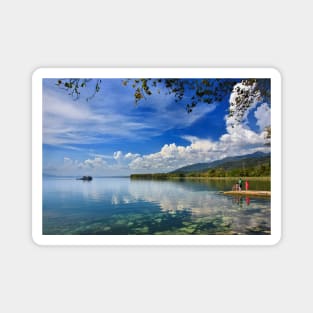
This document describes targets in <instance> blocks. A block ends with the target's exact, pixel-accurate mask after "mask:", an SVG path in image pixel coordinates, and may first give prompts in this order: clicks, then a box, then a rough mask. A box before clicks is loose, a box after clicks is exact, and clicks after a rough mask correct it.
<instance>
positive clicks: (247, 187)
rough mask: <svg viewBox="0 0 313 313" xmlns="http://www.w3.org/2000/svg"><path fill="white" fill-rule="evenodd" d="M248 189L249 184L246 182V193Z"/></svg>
mask: <svg viewBox="0 0 313 313" xmlns="http://www.w3.org/2000/svg"><path fill="white" fill-rule="evenodd" d="M248 189H249V182H248V181H247V180H246V191H248Z"/></svg>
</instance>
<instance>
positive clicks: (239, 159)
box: [171, 151, 271, 173]
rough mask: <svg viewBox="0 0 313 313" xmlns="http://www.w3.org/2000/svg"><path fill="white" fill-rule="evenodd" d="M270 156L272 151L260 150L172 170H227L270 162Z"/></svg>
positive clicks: (180, 171)
mask: <svg viewBox="0 0 313 313" xmlns="http://www.w3.org/2000/svg"><path fill="white" fill-rule="evenodd" d="M270 158H271V154H270V153H264V152H260V151H258V152H255V153H252V154H246V155H239V156H233V157H227V158H224V159H221V160H216V161H213V162H209V163H195V164H191V165H187V166H184V167H181V168H178V169H176V170H175V171H172V172H171V173H189V172H204V171H207V170H209V169H214V168H223V169H225V170H230V169H235V168H242V167H245V168H248V167H252V166H255V165H256V164H263V163H268V162H269V161H270Z"/></svg>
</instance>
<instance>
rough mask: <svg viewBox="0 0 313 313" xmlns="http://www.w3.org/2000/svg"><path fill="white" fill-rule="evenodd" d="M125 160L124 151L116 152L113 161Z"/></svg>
mask: <svg viewBox="0 0 313 313" xmlns="http://www.w3.org/2000/svg"><path fill="white" fill-rule="evenodd" d="M122 158H123V152H122V151H116V152H114V153H113V159H114V160H116V161H119V160H121V159H122Z"/></svg>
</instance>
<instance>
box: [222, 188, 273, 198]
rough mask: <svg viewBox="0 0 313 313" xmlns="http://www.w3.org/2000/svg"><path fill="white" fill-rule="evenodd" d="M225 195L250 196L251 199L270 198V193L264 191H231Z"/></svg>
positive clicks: (225, 192)
mask: <svg viewBox="0 0 313 313" xmlns="http://www.w3.org/2000/svg"><path fill="white" fill-rule="evenodd" d="M223 194H224V195H235V196H250V197H253V196H255V197H270V196H271V192H270V191H264V190H241V191H239V190H231V191H224V192H223Z"/></svg>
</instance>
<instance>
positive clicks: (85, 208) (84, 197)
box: [43, 177, 270, 235]
mask: <svg viewBox="0 0 313 313" xmlns="http://www.w3.org/2000/svg"><path fill="white" fill-rule="evenodd" d="M231 184H232V183H231V182H229V181H191V180H188V181H184V180H182V181H154V180H130V178H94V179H93V180H92V181H90V182H88V181H81V180H75V179H74V178H50V177H49V178H43V234H55V235H61V234H64V235H67V234H75V235H76V234H77V235H125V234H137V235H140V234H179V235H181V234H188V235H189V234H195V235H196V234H212V235H214V234H238V235H239V234H270V199H266V198H246V197H241V198H239V197H232V196H225V195H223V194H221V193H220V191H222V190H230V188H231ZM255 184H256V186H257V187H258V189H267V188H268V186H266V184H268V183H266V182H265V183H264V182H250V186H251V188H252V186H254V185H255Z"/></svg>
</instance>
